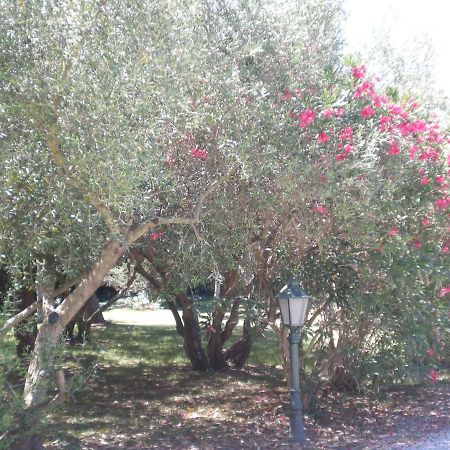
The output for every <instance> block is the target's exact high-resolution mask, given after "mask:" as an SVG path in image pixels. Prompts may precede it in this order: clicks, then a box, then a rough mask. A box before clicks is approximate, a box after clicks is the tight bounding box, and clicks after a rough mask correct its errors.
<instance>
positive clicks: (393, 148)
mask: <svg viewBox="0 0 450 450" xmlns="http://www.w3.org/2000/svg"><path fill="white" fill-rule="evenodd" d="M399 153H400V147H399V146H398V144H397V142H392V143H391V145H390V146H389V148H388V151H387V154H388V155H398V154H399Z"/></svg>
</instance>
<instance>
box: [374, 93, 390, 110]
mask: <svg viewBox="0 0 450 450" xmlns="http://www.w3.org/2000/svg"><path fill="white" fill-rule="evenodd" d="M372 100H373V105H374V106H375V108H381V107H382V106H383V103H387V97H386V96H384V95H382V96H380V95H377V94H374V95H373V96H372Z"/></svg>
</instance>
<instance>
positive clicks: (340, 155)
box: [336, 153, 347, 161]
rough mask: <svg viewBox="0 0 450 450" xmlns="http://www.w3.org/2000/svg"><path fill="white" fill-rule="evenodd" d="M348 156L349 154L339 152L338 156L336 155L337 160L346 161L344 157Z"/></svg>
mask: <svg viewBox="0 0 450 450" xmlns="http://www.w3.org/2000/svg"><path fill="white" fill-rule="evenodd" d="M346 157H347V154H346V153H339V154H338V155H337V156H336V161H344V159H345V158H346Z"/></svg>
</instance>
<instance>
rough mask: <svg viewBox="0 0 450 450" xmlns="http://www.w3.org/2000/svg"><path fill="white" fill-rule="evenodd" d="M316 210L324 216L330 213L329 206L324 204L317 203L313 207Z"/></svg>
mask: <svg viewBox="0 0 450 450" xmlns="http://www.w3.org/2000/svg"><path fill="white" fill-rule="evenodd" d="M312 210H313V211H314V212H318V213H319V214H322V215H323V216H325V215H327V214H328V208H327V207H326V206H324V205H316V206H314V208H313V209H312Z"/></svg>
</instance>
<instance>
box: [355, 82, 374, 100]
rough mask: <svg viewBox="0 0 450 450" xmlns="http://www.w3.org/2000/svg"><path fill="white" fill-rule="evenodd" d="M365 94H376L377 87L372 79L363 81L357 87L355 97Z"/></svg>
mask: <svg viewBox="0 0 450 450" xmlns="http://www.w3.org/2000/svg"><path fill="white" fill-rule="evenodd" d="M363 95H367V96H369V97H372V96H373V95H375V88H374V85H373V83H372V82H371V81H364V82H363V83H361V84H360V85H359V86H358V87H357V89H356V92H355V93H354V95H353V97H354V98H360V97H362V96H363Z"/></svg>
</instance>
